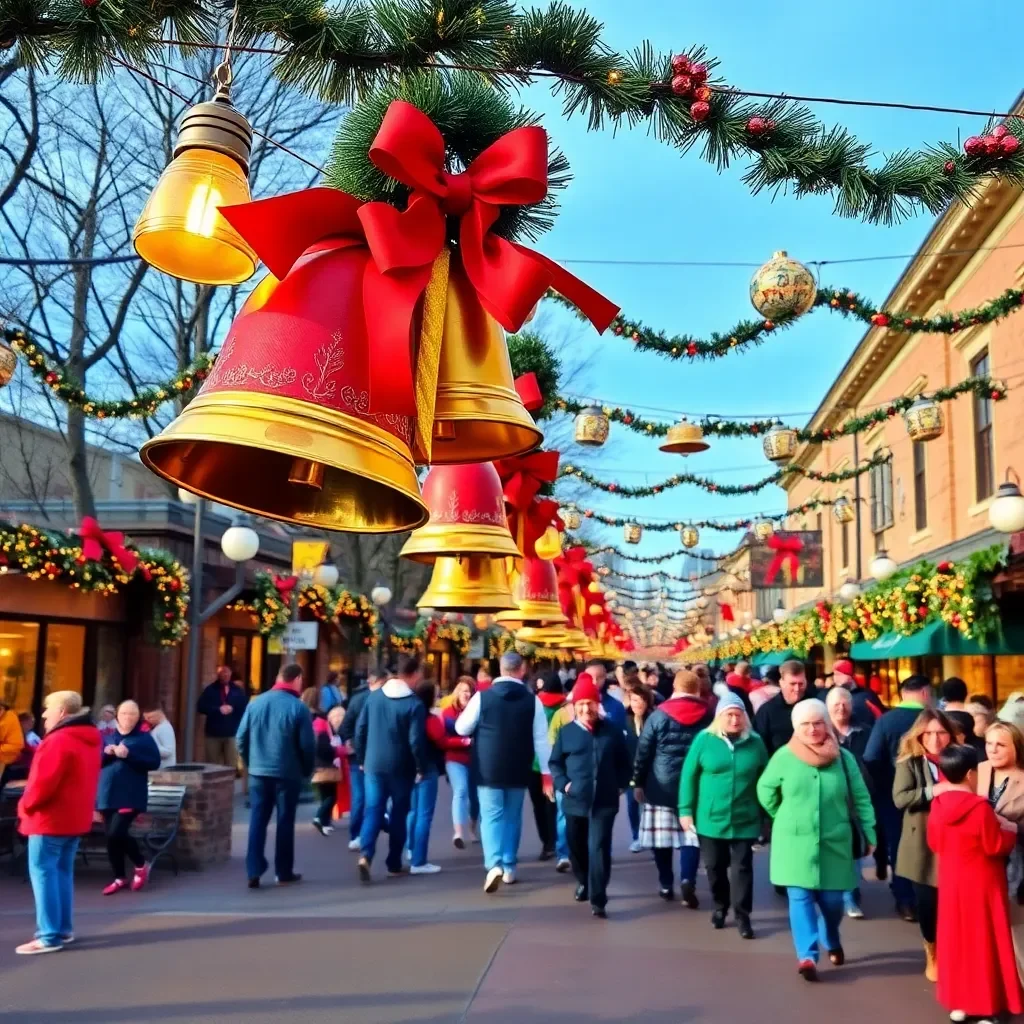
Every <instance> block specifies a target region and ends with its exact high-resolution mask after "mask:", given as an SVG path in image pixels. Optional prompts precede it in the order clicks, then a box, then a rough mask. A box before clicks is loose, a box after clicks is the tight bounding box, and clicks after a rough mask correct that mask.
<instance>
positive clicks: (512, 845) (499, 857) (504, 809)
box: [477, 786, 526, 871]
mask: <svg viewBox="0 0 1024 1024" xmlns="http://www.w3.org/2000/svg"><path fill="white" fill-rule="evenodd" d="M477 792H478V796H479V799H480V842H481V843H482V844H483V848H484V867H485V868H487V870H488V871H490V870H491V869H492V868H504V869H505V870H506V871H511V870H513V869H514V868H515V866H516V862H517V861H518V858H519V839H520V837H521V836H522V833H523V798H524V797H525V796H526V790H525V789H498V788H496V787H495V786H479V787H478V789H477Z"/></svg>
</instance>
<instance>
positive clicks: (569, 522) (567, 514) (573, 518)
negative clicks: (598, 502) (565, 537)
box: [558, 508, 583, 530]
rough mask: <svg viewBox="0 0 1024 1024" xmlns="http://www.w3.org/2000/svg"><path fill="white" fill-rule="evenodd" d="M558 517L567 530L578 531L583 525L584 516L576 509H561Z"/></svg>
mask: <svg viewBox="0 0 1024 1024" xmlns="http://www.w3.org/2000/svg"><path fill="white" fill-rule="evenodd" d="M558 515H559V516H560V517H561V520H562V523H563V524H564V526H565V528H566V529H567V530H578V529H579V528H580V527H581V526H582V525H583V516H581V515H580V514H579V512H577V511H576V509H574V508H560V509H559V510H558Z"/></svg>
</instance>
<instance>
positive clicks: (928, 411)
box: [903, 395, 943, 441]
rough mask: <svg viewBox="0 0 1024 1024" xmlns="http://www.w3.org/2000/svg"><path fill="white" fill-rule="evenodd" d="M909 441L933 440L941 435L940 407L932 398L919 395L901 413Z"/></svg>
mask: <svg viewBox="0 0 1024 1024" xmlns="http://www.w3.org/2000/svg"><path fill="white" fill-rule="evenodd" d="M903 422H904V423H905V424H906V425H907V433H908V434H909V435H910V440H911V441H934V440H935V438H937V437H941V436H942V427H943V424H942V408H941V407H940V406H939V403H938V402H936V401H935V399H933V398H925V397H924V396H923V395H922V396H920V397H919V398H918V399H917V400H916V401H915V402H914V404H913V405H912V406H911V407H910V408H909V409H908V410H907V411H906V412H905V413H904V414H903Z"/></svg>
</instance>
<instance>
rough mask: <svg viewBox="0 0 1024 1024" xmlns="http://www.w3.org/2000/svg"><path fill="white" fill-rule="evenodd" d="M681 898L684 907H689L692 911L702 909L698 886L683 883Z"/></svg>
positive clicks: (691, 883)
mask: <svg viewBox="0 0 1024 1024" xmlns="http://www.w3.org/2000/svg"><path fill="white" fill-rule="evenodd" d="M679 897H680V900H681V902H682V904H683V906H684V907H688V908H689V909H690V910H699V909H700V900H699V899H697V891H696V886H695V885H694V884H693V882H683V884H682V886H681V887H680V891H679Z"/></svg>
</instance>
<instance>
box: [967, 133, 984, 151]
mask: <svg viewBox="0 0 1024 1024" xmlns="http://www.w3.org/2000/svg"><path fill="white" fill-rule="evenodd" d="M964 152H965V153H966V154H967V155H968V156H979V155H980V154H981V153H984V152H985V140H984V139H983V138H981V137H980V136H978V135H972V136H971V137H970V138H969V139H968V140H967V141H966V142H965V143H964Z"/></svg>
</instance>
